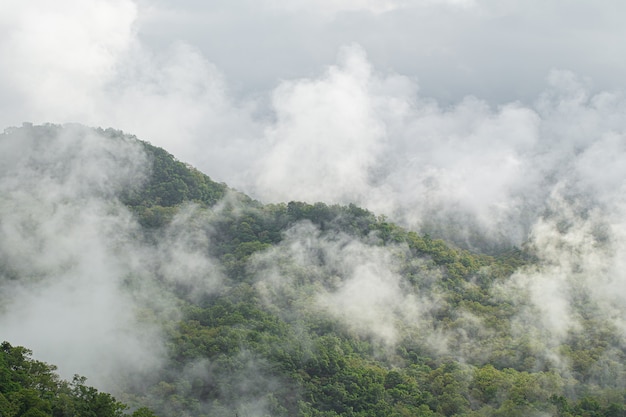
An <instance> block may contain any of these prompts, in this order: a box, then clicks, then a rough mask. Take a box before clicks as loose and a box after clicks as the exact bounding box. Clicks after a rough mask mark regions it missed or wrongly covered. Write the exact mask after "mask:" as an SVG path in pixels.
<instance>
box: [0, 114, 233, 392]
mask: <svg viewBox="0 0 626 417" xmlns="http://www.w3.org/2000/svg"><path fill="white" fill-rule="evenodd" d="M112 136H113V137H112ZM0 161H1V162H2V163H1V164H0V166H1V168H0V195H1V197H0V289H1V290H2V291H0V293H1V294H2V295H1V296H0V327H1V328H2V337H3V338H4V339H5V340H10V341H11V343H13V344H20V345H25V346H28V347H29V348H30V349H33V350H34V351H36V352H37V357H38V358H41V359H42V360H45V361H47V362H51V363H54V364H56V365H57V366H58V367H59V373H60V374H61V375H62V376H63V377H64V378H71V376H72V375H73V374H76V373H78V374H81V375H85V376H86V377H87V378H89V383H90V384H92V385H94V386H97V387H98V388H103V389H108V390H113V391H117V390H118V389H119V384H120V383H122V382H124V378H127V379H126V383H128V381H131V380H134V378H135V377H137V376H138V375H143V373H144V372H149V371H153V370H154V369H158V368H159V366H160V365H161V363H162V360H163V359H164V357H165V346H164V343H163V342H164V337H163V335H162V334H161V332H162V328H161V327H160V324H161V323H162V321H163V320H172V319H176V318H177V317H179V315H180V313H179V311H178V308H177V306H176V304H175V302H174V299H173V296H172V295H171V293H170V292H169V291H173V292H174V293H177V294H179V296H180V297H189V298H193V297H198V296H202V295H204V294H209V293H212V292H215V291H219V288H220V287H221V285H222V280H221V272H220V270H219V268H218V267H217V266H216V263H215V261H213V260H211V258H210V257H209V256H208V254H207V252H208V249H207V248H208V245H209V242H208V240H207V237H206V236H207V235H206V233H204V232H203V231H204V229H201V228H198V227H196V226H197V223H198V222H200V221H201V219H199V218H198V217H199V215H198V214H197V213H196V210H195V209H194V207H188V208H186V209H181V210H180V212H179V213H178V214H177V215H176V216H175V217H174V219H173V220H172V222H171V224H170V225H169V226H168V227H167V228H165V229H164V230H163V232H162V234H161V235H159V236H158V244H153V243H152V241H151V239H147V240H146V238H145V236H144V232H143V231H142V230H141V227H140V226H139V224H138V223H137V220H136V218H135V216H133V215H132V214H131V213H130V211H129V210H128V208H127V207H126V206H124V205H123V204H122V203H121V202H120V201H119V196H120V195H122V194H123V193H125V192H128V191H129V190H132V189H134V188H136V187H139V186H141V184H142V183H143V181H144V180H145V179H146V177H147V175H149V173H150V164H149V161H148V158H147V156H146V154H145V153H144V148H143V146H142V145H141V144H140V143H139V142H138V141H136V140H134V139H129V138H127V137H123V136H120V135H119V134H114V135H111V134H109V133H106V134H105V133H104V132H98V131H95V130H91V129H88V128H85V127H82V126H73V125H67V126H65V127H63V128H61V127H59V126H53V125H50V126H38V127H29V126H28V125H27V126H25V127H23V128H21V129H19V130H13V129H9V130H8V131H6V132H5V133H4V134H3V135H0ZM194 216H195V217H194ZM194 218H195V219H196V222H194Z"/></svg>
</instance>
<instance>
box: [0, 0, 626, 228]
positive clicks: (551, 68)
mask: <svg viewBox="0 0 626 417" xmlns="http://www.w3.org/2000/svg"><path fill="white" fill-rule="evenodd" d="M624 16H626V3H624V2H621V1H618V0H599V1H593V2H591V1H579V0H541V1H539V0H378V1H376V0H345V1H335V0H266V1H258V0H228V1H226V0H216V1H210V2H206V1H197V0H187V1H173V0H135V1H133V0H80V1H78V0H59V1H55V2H49V1H45V0H31V1H28V2H23V1H17V0H5V1H3V2H2V3H1V5H0V56H1V57H2V65H1V66H0V91H2V94H1V95H0V125H1V126H4V127H7V126H15V125H20V124H21V123H22V122H23V121H32V122H35V123H44V122H51V123H66V122H80V123H83V124H86V125H90V126H101V127H114V128H118V129H121V130H124V131H125V132H127V133H132V134H135V135H137V136H138V137H139V138H140V139H143V140H147V141H149V142H152V143H154V144H155V145H158V146H162V147H165V148H166V149H167V150H168V151H170V152H171V153H173V154H174V155H175V156H176V157H178V158H179V159H181V160H183V161H186V162H189V163H191V164H193V165H195V166H197V167H198V168H200V169H201V170H202V171H203V172H205V173H207V174H208V175H210V176H211V177H213V178H215V179H217V180H219V181H224V182H227V183H228V184H230V185H231V186H234V187H236V188H238V189H240V190H242V191H245V192H247V193H250V194H252V195H253V196H254V197H256V198H259V199H261V200H263V201H289V200H294V199H299V200H308V201H313V200H321V201H326V202H328V203H348V202H355V203H357V204H361V205H364V206H366V207H368V208H370V209H372V210H375V211H376V212H379V213H386V214H392V215H396V216H397V217H396V219H404V220H406V221H407V222H408V223H410V224H413V225H419V224H421V219H422V218H423V216H424V213H426V212H431V213H432V212H437V213H438V212H440V210H441V207H444V206H445V207H447V208H448V209H450V210H453V211H459V210H460V211H469V212H470V213H472V216H473V217H474V218H475V220H476V221H478V222H479V223H480V222H481V221H482V222H486V221H487V220H488V221H493V219H500V220H502V219H509V220H510V219H512V218H515V219H516V220H515V221H516V222H517V221H518V220H519V219H518V218H520V216H522V217H523V215H522V213H520V212H519V211H520V205H521V204H522V203H523V204H525V205H528V206H530V207H531V211H532V210H535V211H537V210H539V208H538V207H539V205H540V203H538V201H542V200H545V196H546V195H548V194H549V193H550V192H551V187H553V186H554V185H555V183H558V182H559V181H560V180H564V179H563V178H562V177H560V176H561V175H564V173H572V172H574V173H578V174H580V175H582V173H583V172H585V173H587V175H589V172H595V169H593V168H595V165H593V166H591V167H590V166H589V165H588V164H587V165H585V164H583V162H585V161H586V163H590V162H589V161H593V164H603V160H602V158H601V157H599V158H595V159H593V158H592V159H589V158H587V159H580V158H579V156H580V155H582V154H581V150H584V149H588V148H591V147H593V146H595V147H596V148H598V146H596V145H598V144H599V143H603V141H606V140H607V139H606V136H607V135H609V134H617V135H618V137H619V138H620V139H619V140H618V141H617V143H620V141H621V140H622V139H621V138H622V136H621V135H622V132H623V129H624V127H626V117H624V115H623V114H624V112H623V110H624V108H625V107H626V106H625V105H624V103H625V100H624V96H623V90H624V78H623V74H625V73H626V53H624V52H626V51H625V49H626V46H624V45H625V44H624V42H623V40H624V39H626V25H624V24H623V20H624V19H623V17H624ZM611 143H613V142H611ZM599 148H600V149H604V148H602V146H600V147H599ZM618 148H619V146H618ZM617 152H618V154H620V153H621V152H622V150H621V148H619V150H618V151H617ZM570 156H571V158H570ZM568 158H569V159H568ZM577 158H578V159H577ZM572 167H574V168H572ZM575 167H578V168H576V169H575ZM568 175H569V174H568ZM546 177H549V178H553V179H554V178H556V180H554V181H553V182H551V183H549V185H548V186H546V182H545V181H543V178H546ZM570 179H571V178H570ZM607 181H608V180H607ZM611 181H612V183H613V184H614V183H615V182H616V181H618V180H616V179H614V178H613V179H612V180H611ZM597 188H606V189H610V187H597ZM533 190H535V191H533ZM536 190H539V191H536ZM526 217H528V215H526ZM529 218H530V219H531V220H529V221H530V222H531V223H532V218H533V217H532V216H530V217H529ZM481 219H482V220H481ZM502 221H504V220H502ZM498 227H499V226H498ZM507 233H509V232H507ZM511 233H516V232H512V231H511Z"/></svg>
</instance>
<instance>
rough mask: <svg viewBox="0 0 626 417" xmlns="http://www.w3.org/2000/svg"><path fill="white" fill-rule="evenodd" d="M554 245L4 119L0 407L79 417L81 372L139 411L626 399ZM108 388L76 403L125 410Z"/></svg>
mask: <svg viewBox="0 0 626 417" xmlns="http://www.w3.org/2000/svg"><path fill="white" fill-rule="evenodd" d="M568 230H569V229H568V228H567V227H565V226H563V231H562V233H563V235H566V233H567V232H568ZM448 233H449V231H448ZM594 245H595V246H594V248H595V249H594V250H597V251H603V250H605V249H606V248H604V247H603V246H602V241H601V239H598V241H597V242H595V243H594ZM546 259H548V258H546V257H545V255H544V254H543V253H542V252H541V248H540V247H539V246H537V245H533V242H529V243H528V244H527V245H525V246H524V247H522V248H521V249H512V250H510V251H507V252H504V253H500V254H498V255H497V256H493V255H492V256H489V255H485V254H480V253H473V252H469V251H467V250H463V249H460V248H457V247H454V246H453V245H450V244H448V243H446V242H444V241H442V240H439V239H434V238H432V237H430V236H429V235H427V234H421V233H419V232H418V231H411V230H407V229H405V228H403V227H400V226H398V225H397V224H394V223H393V222H392V221H390V220H389V219H387V218H385V217H384V216H377V215H376V214H374V213H371V212H369V211H368V210H365V209H362V208H359V207H357V206H355V205H347V206H341V205H330V206H329V205H326V204H324V203H306V202H296V201H292V202H288V203H283V204H263V203H261V202H258V201H255V200H254V199H252V198H250V197H248V196H246V195H244V194H242V193H240V192H237V191H236V190H233V189H231V188H229V187H228V186H227V185H225V184H219V183H216V182H214V181H212V180H211V179H210V177H208V176H206V175H205V174H203V173H201V172H199V171H198V170H196V169H194V168H193V167H191V166H189V165H186V164H184V163H182V162H180V161H178V160H176V159H175V158H174V157H173V156H172V155H170V154H169V153H167V152H166V151H165V150H163V149H160V148H158V147H155V146H152V145H150V144H149V143H147V142H143V141H140V140H138V139H137V138H135V137H133V136H131V135H126V134H124V133H123V132H120V131H116V130H112V129H107V130H103V129H91V128H87V127H84V126H80V125H65V126H57V125H43V126H33V125H30V124H25V125H24V126H22V127H20V128H10V129H7V130H5V132H4V134H2V135H0V290H1V291H0V329H2V331H1V332H0V338H2V339H6V340H7V341H8V342H5V344H3V345H2V346H3V352H4V353H3V355H4V356H1V357H0V365H1V366H2V373H1V374H0V378H1V379H0V393H1V395H0V407H4V408H0V410H3V411H2V413H3V414H2V415H5V414H6V415H14V416H22V415H54V416H57V415H72V414H71V413H69V414H68V413H67V412H66V414H63V412H65V411H60V410H61V408H60V406H58V404H59V402H60V401H66V403H67V404H78V403H76V401H79V400H80V401H82V400H81V398H83V397H81V395H83V394H82V393H84V392H88V393H93V394H94V395H95V393H96V392H97V391H95V389H93V388H86V385H85V379H81V378H78V379H74V382H72V383H68V382H62V379H61V378H67V377H69V376H70V375H73V374H75V373H79V374H81V375H85V376H86V377H87V378H88V380H89V381H94V384H95V386H96V387H97V388H98V389H103V390H106V391H109V392H112V393H113V395H115V397H116V398H119V399H120V400H121V401H122V402H123V403H125V404H128V406H129V407H130V408H129V409H130V410H137V411H136V413H145V415H149V413H151V412H150V411H149V410H148V409H150V410H153V411H154V412H155V413H156V414H157V415H160V416H174V415H175V416H265V415H267V416H318V417H321V416H324V417H331V416H363V417H365V416H385V417H388V416H418V415H419V416H453V415H463V416H515V415H520V416H522V415H523V416H535V415H536V416H539V415H557V416H622V415H625V410H624V403H625V395H626V368H625V367H624V364H625V363H626V362H625V359H626V358H625V353H626V351H625V346H626V344H625V343H624V337H623V336H622V332H621V329H620V327H619V326H618V324H619V321H617V320H615V319H614V315H615V314H616V312H615V311H613V313H609V312H607V310H606V309H605V308H604V306H603V305H601V304H599V303H598V302H597V299H596V298H594V297H593V296H592V295H591V293H590V292H589V291H588V290H587V288H586V287H585V285H586V281H583V280H582V278H580V277H581V274H582V273H581V272H580V271H585V269H584V266H580V265H578V266H577V268H578V269H576V268H573V269H572V271H573V272H567V271H566V272H563V271H561V270H559V271H560V273H563V274H565V275H564V277H569V276H571V277H574V278H575V279H576V280H577V281H576V280H575V282H574V281H573V282H574V283H578V284H576V285H574V284H572V287H571V293H568V294H569V295H568V297H570V298H568V299H567V300H568V303H567V304H562V303H561V304H559V303H557V302H554V303H553V302H552V301H553V300H556V299H557V298H550V297H549V295H550V293H551V291H556V289H555V288H554V287H553V286H551V282H553V281H548V280H545V281H543V282H544V284H545V286H542V285H541V284H542V281H541V280H542V279H543V277H544V276H545V275H542V274H544V272H545V271H548V272H549V271H552V273H553V274H556V272H555V271H557V270H556V269H555V268H554V265H552V264H550V263H549V262H547V260H546ZM551 268H552V269H551ZM576 271H578V272H576ZM567 274H569V275H567ZM563 279H565V278H563ZM568 282H569V281H568ZM537 300H544V301H545V305H544V304H541V303H538V302H537ZM546 313H550V315H548V316H546ZM610 314H613V316H611V315H610ZM572 323H573V324H572ZM566 324H567V325H566ZM16 344H23V345H25V346H28V348H29V349H33V351H34V352H35V355H36V356H37V357H39V356H38V355H42V357H44V359H45V360H46V361H47V362H53V363H56V364H57V365H58V372H59V373H60V374H61V377H58V376H55V375H56V374H54V371H55V370H57V368H55V367H53V366H51V365H46V364H45V363H44V362H39V361H35V360H32V359H30V356H29V355H30V351H29V350H27V349H25V348H21V347H13V346H15V345H16ZM15 355H17V357H18V359H19V358H20V357H21V359H20V360H21V361H22V362H20V363H22V364H24V363H26V364H27V365H28V366H25V365H20V366H21V368H20V367H16V366H15V365H14V364H13V362H11V360H12V359H11V358H13V357H16V356H15ZM33 366H34V368H36V369H42V371H41V372H39V374H37V373H36V374H34V375H35V376H28V377H25V376H23V375H25V374H24V372H25V370H26V369H30V370H32V369H33ZM14 372H18V374H15V373H14ZM20 372H21V374H20ZM29 372H30V371H29ZM27 374H28V372H27ZM31 374H32V372H31ZM16 375H17V376H16ZM20 375H22V376H20ZM29 375H30V374H29ZM43 377H45V378H47V379H46V381H49V384H48V382H46V383H45V384H44V383H42V382H40V379H37V378H43ZM33 378H35V379H33ZM15 384H18V385H15ZM42 384H43V385H42ZM46 384H48V385H46ZM24 390H25V391H24ZM22 391H24V392H23V394H24V395H23V396H21V397H19V396H17V394H14V393H16V392H22ZM20 395H21V394H20ZM90 395H91V394H90ZM27 397H28V398H29V399H28V401H27V400H26V399H25V398H27ZM94 398H99V399H102V401H104V402H105V403H106V404H107V405H108V406H110V407H113V408H112V410H113V413H114V414H107V412H109V411H102V412H101V411H97V410H95V411H94V410H93V409H90V410H91V411H90V413H92V414H85V413H82V412H79V411H74V412H75V413H77V414H76V415H97V416H101V415H102V416H105V415H115V413H121V412H122V411H123V408H124V406H122V403H119V402H117V400H115V399H113V397H111V396H110V395H109V394H102V393H99V394H97V395H96V397H94ZM29 401H30V402H29ZM42 401H43V402H46V404H47V405H46V404H44V403H43V402H42ZM15 404H21V405H20V407H21V408H19V407H18V408H15ZM72 407H74V408H72V410H78V408H77V407H78V405H72ZM145 407H147V408H145ZM33 410H38V411H33ZM138 415H140V414H138Z"/></svg>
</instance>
